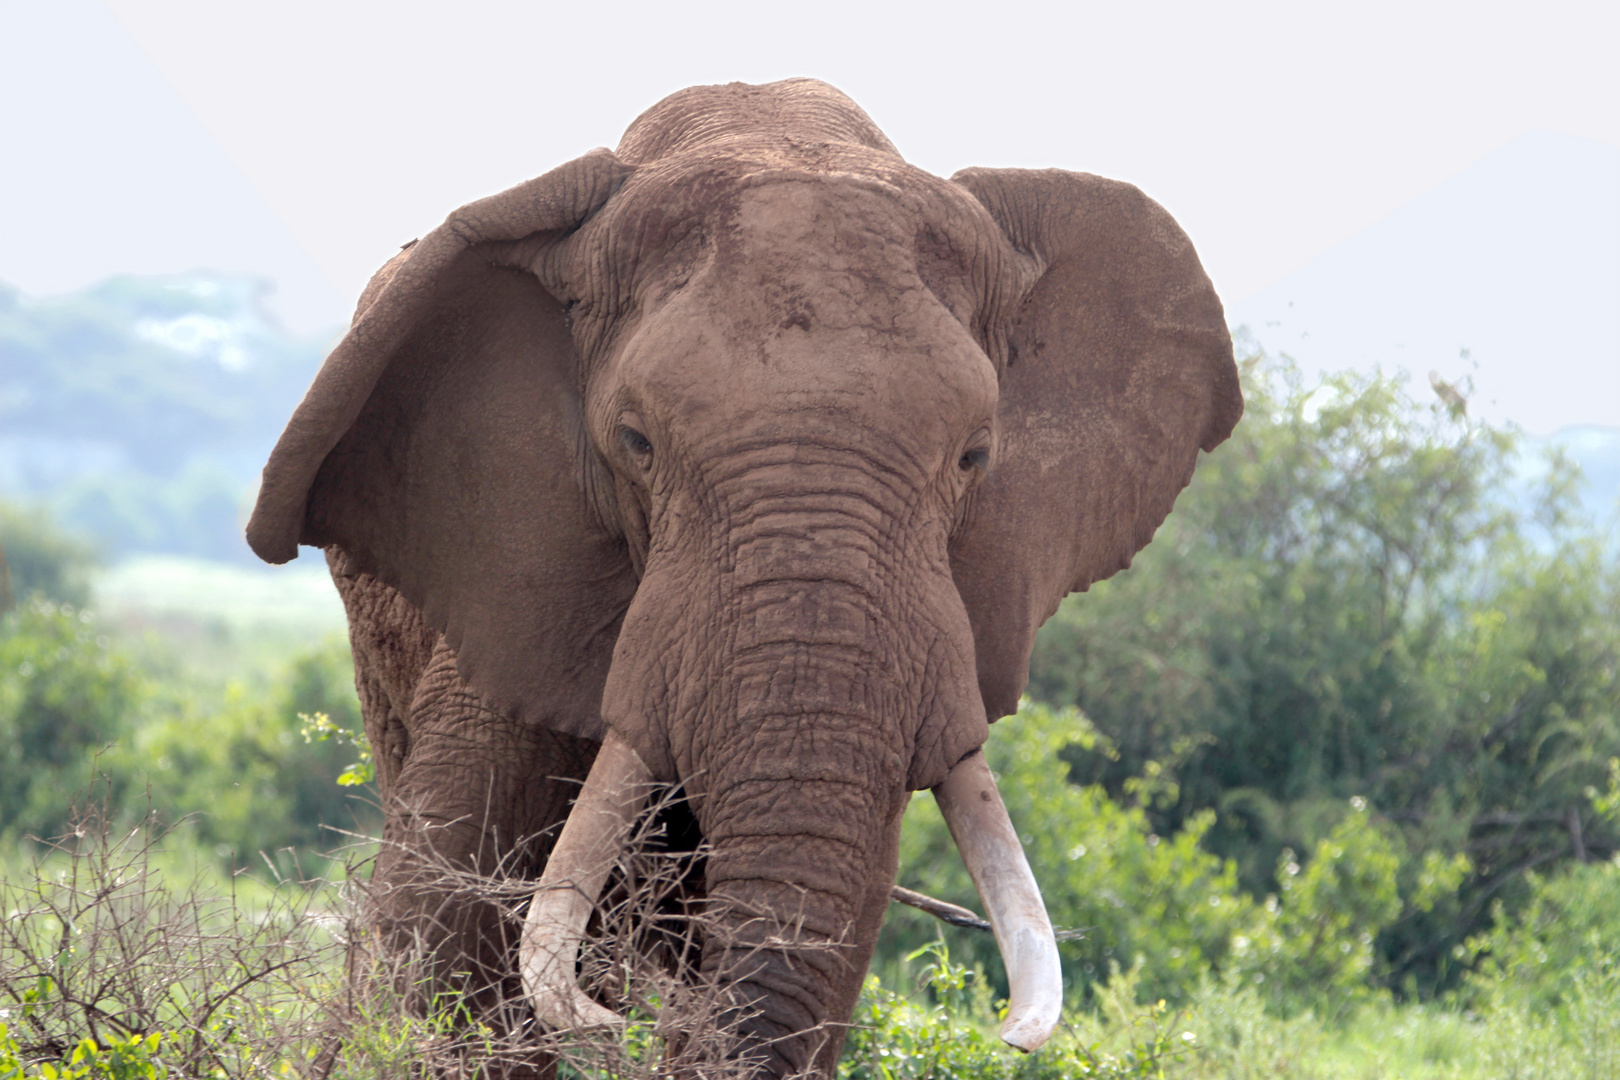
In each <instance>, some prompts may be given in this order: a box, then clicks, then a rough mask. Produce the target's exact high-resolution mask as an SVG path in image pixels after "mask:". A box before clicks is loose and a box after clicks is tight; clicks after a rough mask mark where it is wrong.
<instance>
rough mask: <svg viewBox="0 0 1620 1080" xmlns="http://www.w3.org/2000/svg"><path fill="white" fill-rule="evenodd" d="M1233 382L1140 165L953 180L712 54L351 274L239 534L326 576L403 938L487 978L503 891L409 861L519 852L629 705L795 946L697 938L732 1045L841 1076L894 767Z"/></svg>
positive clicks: (1224, 406) (827, 100)
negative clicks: (431, 882)
mask: <svg viewBox="0 0 1620 1080" xmlns="http://www.w3.org/2000/svg"><path fill="white" fill-rule="evenodd" d="M1241 412H1242V399H1241V396H1240V393H1239V389H1238V380H1237V371H1236V368H1235V366H1234V364H1233V361H1232V352H1231V342H1230V338H1229V335H1228V333H1227V331H1226V327H1225V321H1224V317H1223V314H1222V311H1221V306H1220V302H1219V300H1218V299H1217V298H1216V297H1215V294H1214V291H1213V289H1212V288H1211V286H1210V284H1209V281H1208V278H1207V277H1206V276H1205V274H1204V273H1203V270H1202V269H1201V268H1200V266H1199V263H1198V260H1197V257H1196V255H1195V254H1194V253H1193V250H1192V247H1191V244H1190V243H1189V242H1188V240H1187V238H1186V237H1185V235H1184V234H1183V233H1182V232H1181V230H1180V229H1179V228H1178V227H1177V226H1176V225H1175V223H1174V221H1173V220H1171V218H1170V217H1169V215H1167V214H1166V213H1165V212H1164V211H1163V210H1162V209H1160V208H1159V207H1158V206H1157V205H1156V204H1154V203H1152V202H1151V201H1150V200H1148V199H1147V198H1146V197H1145V196H1143V195H1142V194H1141V193H1140V192H1138V191H1137V190H1136V189H1134V188H1131V187H1129V186H1128V185H1124V184H1118V183H1114V182H1111V181H1107V180H1102V179H1100V178H1097V177H1093V176H1088V175H1085V174H1078V173H1068V172H1062V171H1058V170H1046V171H1023V170H997V169H975V170H968V171H965V172H963V173H959V174H957V175H956V176H955V177H953V178H952V179H951V180H943V179H940V178H937V177H934V176H931V175H929V174H927V173H924V172H922V171H921V170H918V169H916V168H914V167H912V166H910V165H908V164H906V163H905V162H904V161H903V160H902V159H901V158H900V157H899V155H898V153H897V152H896V151H895V149H894V147H893V146H892V145H891V144H890V143H889V142H888V140H887V139H886V138H885V137H884V136H883V134H882V133H881V132H880V131H878V129H877V128H876V127H875V126H874V125H873V124H872V122H871V121H870V120H869V119H868V118H867V117H866V115H865V114H864V113H862V112H861V110H860V109H859V108H857V107H856V106H855V105H854V103H852V102H850V101H849V100H848V99H847V98H845V97H844V96H843V95H841V94H839V93H838V92H837V91H836V90H834V89H832V88H831V87H828V86H826V85H825V84H822V83H819V82H815V81H813V80H792V81H789V82H784V83H775V84H771V85H767V86H757V87H756V86H744V85H741V84H732V85H729V86H715V87H695V88H693V89H690V90H686V91H682V92H681V93H678V94H675V95H673V96H672V97H670V98H668V99H666V100H664V101H663V102H661V103H659V104H658V105H656V106H654V107H653V108H652V109H650V110H649V111H648V112H647V113H645V114H644V115H643V116H641V117H640V118H639V119H638V120H637V121H636V122H635V123H634V124H633V125H632V126H631V127H630V129H629V130H628V131H627V132H626V134H625V136H624V139H623V140H622V141H621V143H620V145H619V147H618V149H617V150H616V151H614V152H612V153H609V152H608V151H605V150H604V151H595V152H593V153H592V154H589V155H587V156H586V157H584V158H581V159H579V160H577V161H574V162H571V163H569V164H567V165H564V166H562V167H561V168H559V169H557V170H554V171H553V172H551V173H548V174H546V175H545V176H542V177H540V178H538V179H536V180H533V181H530V182H529V183H527V184H524V185H520V186H519V187H517V188H514V189H512V190H511V191H508V192H504V193H502V194H500V195H497V196H493V197H491V198H489V199H485V200H482V201H481V202H477V203H473V204H470V205H469V206H467V207H463V208H462V209H461V210H458V211H456V212H455V213H454V214H452V215H451V217H450V219H449V220H448V221H447V222H446V223H445V225H444V226H442V227H441V228H439V229H437V230H435V231H434V232H433V233H431V234H429V235H428V236H427V237H425V238H423V240H422V241H420V242H419V243H416V244H414V245H413V246H409V247H408V248H407V249H406V250H404V251H402V252H401V253H400V254H399V255H398V256H396V257H395V258H394V259H393V260H392V261H391V262H390V263H389V264H388V265H387V266H385V267H384V268H383V269H382V270H381V271H380V272H379V273H378V275H377V277H376V278H375V279H374V280H373V282H372V284H371V286H370V287H369V288H368V289H367V291H366V294H365V296H363V297H362V299H361V302H360V306H359V311H358V313H357V315H356V319H355V323H354V326H353V328H352V329H351V331H350V333H349V334H348V336H347V337H346V338H345V339H344V341H343V342H342V343H341V344H340V345H339V346H338V347H337V349H336V350H334V352H333V354H332V356H331V357H330V358H329V359H328V361H327V363H326V366H325V367H324V368H323V370H322V371H321V373H320V375H319V376H318V377H317V379H316V381H315V384H314V385H313V386H312V387H311V389H310V392H309V394H308V396H307V397H306V399H305V401H304V403H303V404H302V405H301V406H300V407H299V409H298V412H297V413H296V414H295V415H294V417H293V419H292V421H291V422H290V423H289V425H288V428H287V430H286V433H285V434H284V435H283V437H282V440H281V442H280V443H279V444H278V446H277V448H276V450H275V453H274V455H273V456H272V458H271V460H270V463H269V465H268V466H267V467H266V470H265V478H264V483H263V486H262V488H261V493H260V498H259V504H258V506H257V508H256V510H255V514H254V517H253V520H252V522H251V523H250V525H249V530H248V535H249V540H250V542H251V543H252V545H253V547H254V549H255V550H256V551H258V552H259V554H260V555H262V556H263V557H265V558H266V559H268V560H270V561H273V562H282V561H286V560H287V559H289V558H292V557H293V556H294V555H295V554H296V548H297V545H298V544H300V543H303V544H310V545H315V546H320V547H324V548H326V549H327V552H328V559H329V561H330V563H331V567H332V572H333V575H334V577H335V579H336V580H337V582H338V586H339V588H340V590H341V591H342V593H343V596H344V600H345V603H346V604H347V605H348V610H349V616H350V622H351V627H352V633H351V638H352V642H353V645H354V653H355V658H356V666H357V682H358V685H359V689H360V694H361V701H362V705H363V708H364V714H365V721H366V730H367V734H368V735H369V736H370V738H371V740H372V742H373V744H374V746H375V747H376V748H377V759H378V765H379V779H380V785H381V789H382V796H383V799H384V802H385V805H386V807H387V825H386V837H387V839H388V841H389V845H388V846H386V847H385V853H384V855H383V856H382V858H381V859H380V860H379V863H378V867H377V871H376V875H375V880H376V881H377V882H378V885H379V891H380V894H381V895H382V897H383V901H382V910H383V915H384V920H385V923H386V924H387V925H389V926H390V927H392V928H393V929H394V932H395V933H396V934H401V935H402V934H404V933H407V932H411V933H418V934H422V935H424V936H425V937H426V938H427V939H428V940H429V943H430V944H431V945H433V946H434V947H435V948H437V949H438V950H439V955H440V956H441V957H445V958H447V959H446V961H445V963H446V965H447V967H446V970H452V969H460V968H471V969H473V970H476V971H480V972H483V975H482V976H480V977H481V978H485V979H491V980H496V979H499V978H502V977H506V976H507V975H509V973H510V971H511V970H512V957H511V953H512V946H513V941H512V940H511V939H510V937H509V935H510V933H511V930H510V929H509V927H508V924H507V923H505V922H503V920H502V919H501V918H500V916H499V914H498V913H496V912H494V911H493V910H492V909H491V908H489V907H488V906H487V905H480V904H477V903H465V902H461V901H457V900H456V899H454V898H453V897H448V896H447V894H445V893H444V892H443V890H442V889H436V888H434V887H428V886H423V885H421V883H420V882H414V883H413V879H412V871H411V870H410V868H409V866H410V863H411V856H412V855H413V853H420V852H422V851H424V850H428V849H431V850H433V851H434V852H436V853H437V854H439V855H440V856H443V857H446V858H449V859H452V860H456V861H459V862H462V863H466V864H470V865H474V866H477V867H480V868H483V869H486V870H487V869H490V868H492V867H493V866H494V864H495V862H496V861H497V860H499V859H501V858H509V859H515V860H516V864H517V866H518V868H519V869H520V870H521V871H523V872H525V873H530V874H533V873H537V872H538V870H539V868H540V867H541V866H542V865H543V863H544V858H545V854H546V850H547V845H548V843H549V840H548V839H546V838H544V837H542V838H540V839H538V840H534V841H531V842H528V843H526V844H519V841H520V840H521V839H522V838H525V837H535V836H537V835H538V834H541V833H542V832H543V831H544V830H546V829H547V828H549V827H551V826H554V825H556V824H557V823H559V822H560V821H561V820H563V818H564V817H565V816H566V813H567V808H568V801H569V798H570V796H571V794H572V792H573V791H575V790H577V787H576V784H575V783H574V782H575V781H577V780H578V779H579V778H581V777H583V776H584V775H585V772H586V771H587V770H588V768H589V765H590V762H591V760H592V758H593V755H594V753H595V748H596V746H597V745H598V744H599V741H600V740H601V738H602V737H603V736H604V734H605V732H606V731H607V730H608V729H609V728H612V729H614V730H616V731H618V732H619V733H620V734H621V735H622V736H623V737H624V738H625V739H626V740H627V741H628V743H629V744H630V746H631V747H632V748H633V749H634V750H635V751H636V753H637V754H638V755H639V756H640V757H641V759H642V761H643V762H645V764H646V765H647V766H648V768H649V769H650V770H651V771H652V773H653V774H654V776H655V777H657V778H658V779H659V780H661V781H664V782H667V783H670V784H680V785H683V786H684V790H685V792H686V794H687V795H688V796H689V798H690V805H691V807H692V811H693V813H694V814H695V818H696V824H697V827H698V829H699V830H700V831H701V835H702V838H703V839H704V840H705V841H706V842H707V843H708V844H709V845H711V847H712V855H711V856H710V857H709V858H708V860H707V862H706V865H705V868H704V875H703V880H702V881H701V882H700V883H697V885H696V887H697V888H698V890H699V891H701V892H702V893H703V894H704V895H705V896H706V897H707V901H708V904H709V909H710V911H711V912H712V913H713V914H714V915H715V916H716V917H717V918H719V919H721V920H730V922H731V923H732V924H733V925H734V926H737V927H742V926H744V923H745V921H746V920H747V919H749V918H750V917H754V916H761V915H763V916H767V917H768V918H769V919H775V920H777V921H778V922H784V923H785V922H791V923H793V924H794V925H795V926H797V927H799V928H800V929H799V932H800V933H801V934H802V940H805V941H807V942H810V943H813V944H816V945H820V946H824V947H816V948H807V949H795V948H792V947H787V946H784V947H780V948H775V949H768V950H766V951H765V952H763V953H756V954H753V955H752V956H749V957H747V958H746V959H745V958H744V953H743V952H740V951H738V945H737V943H736V942H733V943H732V944H731V945H729V946H728V945H726V944H723V943H722V942H721V941H720V937H721V935H716V937H715V938H712V939H711V940H709V941H708V942H706V944H705V947H704V951H703V955H702V965H703V968H704V969H705V970H706V971H707V972H710V973H714V974H716V975H718V976H719V977H720V978H721V979H722V980H726V981H728V982H729V984H730V989H731V992H732V994H733V996H734V997H735V998H736V999H737V1000H738V1001H739V1002H740V1003H746V1004H749V1005H751V1006H752V1007H753V1008H755V1009H756V1010H757V1011H758V1016H757V1017H756V1018H755V1019H753V1020H751V1021H749V1022H748V1023H747V1024H746V1025H745V1029H744V1031H743V1034H742V1037H741V1042H740V1045H739V1048H738V1049H739V1051H744V1052H757V1053H760V1054H762V1055H763V1061H764V1071H765V1072H767V1073H770V1074H775V1075H783V1074H787V1073H791V1072H794V1071H797V1070H801V1069H805V1068H808V1067H814V1068H816V1069H819V1070H820V1071H821V1072H823V1073H830V1072H831V1070H832V1066H833V1064H834V1062H835V1061H836V1057H837V1053H838V1050H839V1047H840V1045H841V1043H842V1027H841V1025H842V1024H844V1023H846V1022H847V1021H848V1019H849V1017H850V1015H851V1013H852V1011H853V1008H854V1004H855V998H856V995H857V992H858V989H859V985H860V979H861V976H862V974H863V973H864V971H865V969H866V966H867V963H868V961H869V959H870V955H871V950H872V947H873V944H874V942H875V940H876V937H877V933H878V929H879V926H880V923H881V921H882V917H883V913H884V910H885V907H886V905H887V903H888V896H889V890H890V887H891V885H892V884H893V883H894V880H895V877H896V872H897V867H896V851H897V847H898V838H899V829H900V818H901V812H902V809H903V807H904V806H905V804H906V801H907V794H908V792H910V791H912V790H917V789H921V788H925V787H931V786H934V785H936V784H938V783H939V782H940V781H941V780H942V779H944V777H945V775H946V773H947V772H948V771H949V770H950V768H951V767H952V766H953V765H955V764H956V763H957V762H958V761H960V760H961V759H962V758H964V757H965V756H967V755H969V754H971V753H973V752H974V751H976V750H977V749H978V748H979V747H980V745H981V744H982V743H983V742H984V740H985V738H986V735H987V733H988V724H987V721H988V720H993V719H995V718H997V717H1000V716H1003V715H1006V714H1009V713H1011V712H1013V711H1014V710H1015V709H1016V704H1017V700H1018V696H1019V694H1020V692H1021V691H1022V689H1023V686H1024V683H1025V681H1026V678H1027V673H1028V660H1029V653H1030V648H1031V645H1032V643H1033V639H1034V634H1035V631H1036V629H1037V628H1038V627H1039V626H1040V624H1041V623H1042V622H1043V621H1045V619H1046V618H1047V617H1048V616H1049V615H1050V614H1051V613H1052V611H1053V610H1055V608H1056V606H1057V604H1058V602H1059V600H1061V599H1062V597H1063V596H1064V595H1065V594H1066V593H1068V592H1071V591H1074V590H1076V589H1084V588H1086V587H1087V586H1089V585H1090V584H1091V583H1092V582H1093V581H1096V580H1100V579H1101V578H1104V577H1107V576H1108V575H1109V574H1111V573H1113V572H1115V571H1116V570H1118V569H1120V568H1122V567H1124V566H1128V565H1129V563H1130V559H1131V556H1132V555H1133V554H1134V553H1135V552H1136V551H1137V550H1138V549H1140V548H1141V547H1142V546H1143V545H1144V544H1146V543H1147V542H1148V540H1149V539H1150V538H1151V537H1152V535H1153V532H1154V530H1155V529H1156V528H1157V527H1158V525H1159V524H1160V523H1161V522H1162V521H1163V519H1164V517H1165V515H1166V514H1168V513H1169V511H1170V507H1171V504H1172V503H1173V501H1174V499H1175V496H1176V494H1177V492H1178V491H1179V490H1180V489H1181V488H1182V487H1183V486H1184V485H1185V484H1186V483H1187V481H1188V479H1189V478H1190V477H1191V475H1192V469H1193V465H1194V462H1195V459H1196V457H1197V454H1198V451H1199V450H1200V448H1202V449H1204V450H1210V449H1213V448H1214V447H1215V446H1216V445H1217V444H1218V443H1219V442H1221V441H1222V440H1223V439H1224V438H1226V436H1227V435H1228V434H1229V433H1230V431H1231V429H1232V426H1233V425H1234V424H1235V423H1236V422H1237V419H1238V417H1239V416H1240V414H1241ZM740 938H741V942H742V943H744V944H746V943H747V942H749V941H750V940H754V939H757V933H755V932H754V931H751V930H747V929H744V930H742V931H741V934H740ZM468 959H471V961H472V963H471V964H468V963H467V960H468ZM829 1033H830V1034H829Z"/></svg>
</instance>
